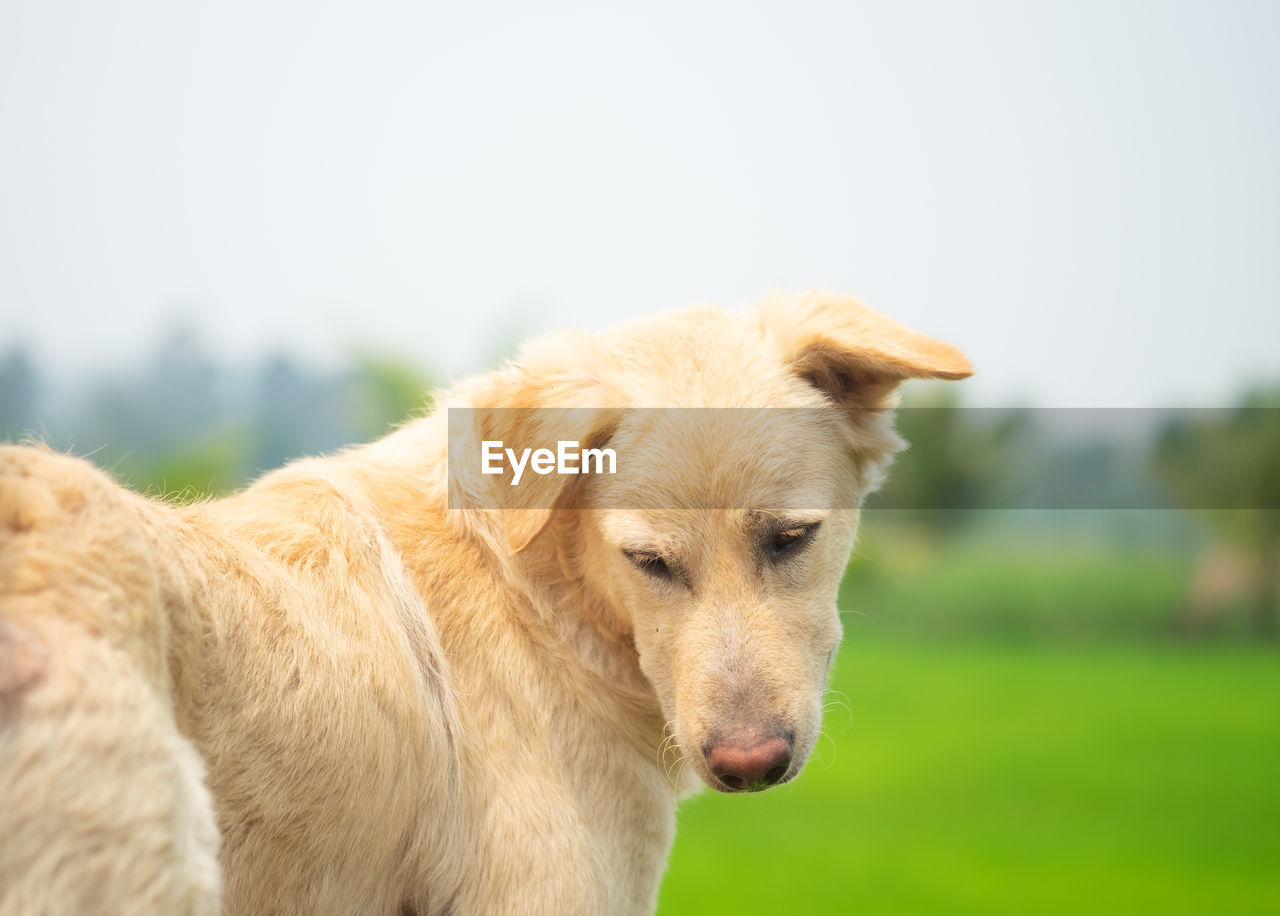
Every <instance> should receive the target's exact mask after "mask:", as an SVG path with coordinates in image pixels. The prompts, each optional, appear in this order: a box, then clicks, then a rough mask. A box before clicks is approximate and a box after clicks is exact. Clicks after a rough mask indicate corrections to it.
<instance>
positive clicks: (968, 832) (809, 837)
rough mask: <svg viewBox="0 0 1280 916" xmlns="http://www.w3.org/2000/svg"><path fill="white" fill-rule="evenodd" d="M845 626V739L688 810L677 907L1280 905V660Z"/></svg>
mask: <svg viewBox="0 0 1280 916" xmlns="http://www.w3.org/2000/svg"><path fill="white" fill-rule="evenodd" d="M846 629H847V636H846V643H845V648H844V649H843V650H842V653H841V657H840V659H839V663H838V667H837V672H836V677H835V680H834V684H833V686H834V688H835V689H836V690H838V691H840V692H841V693H842V694H843V695H844V697H846V698H847V701H848V708H847V709H841V708H832V709H829V711H828V714H827V719H826V731H827V733H828V734H829V735H830V740H828V739H827V738H824V739H822V740H821V742H820V744H819V748H818V751H817V753H816V755H815V757H814V758H813V759H812V760H811V762H810V763H809V766H808V768H807V769H806V770H805V772H804V774H803V775H802V776H801V777H800V779H799V780H798V781H796V782H795V783H793V784H791V785H788V786H783V787H780V788H778V789H776V790H773V791H770V792H767V793H764V794H761V795H753V796H721V795H716V794H713V793H710V792H704V793H703V794H701V795H699V796H698V797H695V798H693V799H691V800H689V801H687V802H686V803H685V804H684V805H683V806H682V808H681V810H680V814H679V821H680V826H679V831H678V838H677V841H676V846H675V850H674V852H673V855H672V859H671V863H670V867H669V870H668V873H667V876H666V879H665V882H664V885H663V890H662V896H661V901H660V906H659V912H660V913H662V914H682V913H697V914H701V913H734V914H754V913H762V914H763V913H769V914H774V913H805V914H810V913H974V914H979V913H980V914H1006V913H1007V914H1019V916H1022V914H1054V913H1063V914H1067V913H1070V914H1079V913H1085V914H1091V916H1094V914H1103V913H1123V914H1136V913H1160V914H1166V916H1167V914H1176V913H1187V914H1207V913H1212V914H1218V916H1221V914H1233V913H1240V914H1246V913H1247V914H1261V913H1277V912H1280V653H1277V652H1275V651H1274V650H1267V649H1262V648H1255V647H1251V646H1248V645H1241V644H1238V643H1237V644H1234V645H1211V646H1207V647H1206V646H1199V647H1185V646H1176V645H1168V644H1165V645H1160V644H1141V643H1136V644H1129V645H1125V646H1117V645H1105V646H1096V645H1095V646H1092V647H1082V646H1075V647H1070V646H1063V645H1061V644H1059V645H1053V644H1043V643H1042V644H1030V645H1028V644H1025V643H1022V644H1018V643H1004V644H999V643H995V644H993V643H976V642H968V643H953V644H936V643H935V644H929V643H921V642H918V641H908V640H902V639H896V640H891V639H886V638H884V637H883V636H882V635H876V636H874V637H869V636H868V633H869V632H872V631H873V630H874V627H873V626H872V625H871V624H869V623H868V622H866V621H865V620H862V619H861V618H857V617H853V618H850V619H849V620H848V621H847V623H846ZM842 702H843V700H842Z"/></svg>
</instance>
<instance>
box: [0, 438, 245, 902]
mask: <svg viewBox="0 0 1280 916" xmlns="http://www.w3.org/2000/svg"><path fill="white" fill-rule="evenodd" d="M165 636H166V625H165V621H164V619H163V617H162V615H161V613H160V603H159V596H158V592H157V588H156V574H155V569H154V565H153V559H152V557H151V553H150V551H149V549H148V547H147V544H146V541H145V538H143V537H142V534H141V528H140V526H139V524H138V521H137V516H136V514H135V512H134V511H133V504H132V502H131V497H129V496H127V495H126V494H125V493H124V492H123V491H121V490H120V489H119V488H118V487H117V486H116V485H115V484H114V483H112V482H111V481H110V480H108V479H107V478H106V477H105V475H103V474H101V473H100V472H98V471H96V470H94V469H93V468H91V467H90V466H89V465H88V464H87V463H85V462H82V461H77V460H74V459H70V458H67V457H65V456H61V455H54V454H52V453H49V452H46V451H43V450H40V449H10V448H0V916H9V914H28V913H48V914H61V913H67V914H71V913H75V914H93V913H102V914H108V913H112V914H118V913H174V914H206V913H208V914H213V913H216V912H218V909H219V886H220V882H219V875H218V865H217V849H218V837H217V830H216V826H215V822H214V816H213V805H212V802H211V800H210V798H209V794H208V792H207V791H206V790H205V788H204V785H203V770H202V766H201V764H200V761H199V758H198V757H197V756H196V754H195V751H194V750H193V749H192V747H191V746H190V745H189V744H188V743H187V741H186V740H185V739H184V738H183V737H182V736H181V735H180V734H179V732H178V730H177V726H176V725H175V722H174V717H173V711H172V708H171V703H170V699H169V695H168V677H167V672H166V665H165Z"/></svg>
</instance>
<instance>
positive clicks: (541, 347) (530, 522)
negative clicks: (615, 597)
mask: <svg viewBox="0 0 1280 916" xmlns="http://www.w3.org/2000/svg"><path fill="white" fill-rule="evenodd" d="M566 338H572V339H571V340H566ZM599 356H600V354H599V353H598V351H597V348H596V347H595V345H594V341H593V340H592V339H591V338H590V337H588V336H587V335H585V334H571V335H561V336H560V337H553V338H550V339H543V340H541V341H536V342H535V343H534V345H533V346H532V347H529V348H526V349H525V350H524V351H522V352H521V354H520V356H518V357H517V359H516V361H515V362H514V363H512V364H511V365H509V366H507V367H505V368H504V369H502V370H499V371H498V372H496V373H492V374H491V375H488V376H484V377H482V378H481V379H480V380H478V382H477V383H476V384H475V385H474V386H473V387H472V388H471V390H470V391H468V392H466V395H467V396H466V400H467V401H469V403H470V405H471V406H470V407H469V408H466V409H464V410H462V411H457V414H458V416H456V417H455V415H454V414H455V411H454V410H451V411H450V417H449V424H450V432H449V438H450V459H449V460H450V474H449V478H450V481H449V486H450V504H451V505H454V506H473V507H477V508H491V509H499V510H501V513H502V526H503V530H504V533H505V537H506V542H507V547H508V549H509V550H510V551H511V552H512V553H518V552H520V551H521V550H524V549H525V548H526V547H527V546H529V544H530V543H531V542H532V541H533V539H534V538H535V537H537V535H538V534H539V532H541V531H542V529H543V528H545V527H546V525H547V523H548V522H549V521H550V520H551V516H552V512H553V511H554V510H556V509H566V508H572V507H573V506H574V502H575V501H574V498H573V497H574V494H575V492H576V488H577V487H576V485H577V484H578V483H579V482H580V481H581V480H582V479H583V478H581V477H580V476H576V475H570V474H559V473H556V472H555V471H552V472H551V473H547V474H540V473H537V472H536V471H535V470H534V469H533V467H532V466H531V465H529V464H526V465H525V466H524V469H523V472H522V473H521V474H520V477H519V482H518V483H513V481H514V480H515V470H514V468H513V466H512V462H511V461H510V460H509V456H507V454H506V451H505V450H506V449H511V450H512V451H513V453H514V454H515V455H516V456H523V455H524V454H525V449H532V450H537V449H544V448H545V449H550V450H551V451H552V452H555V451H556V448H557V444H558V443H561V442H565V443H569V442H576V443H578V449H579V450H586V449H597V448H604V447H605V446H606V445H607V443H608V441H609V439H610V437H611V436H612V435H613V432H614V430H615V429H616V428H617V424H618V422H619V420H620V418H621V416H622V412H623V411H622V408H620V407H612V406H608V405H610V404H617V403H619V401H620V395H619V393H618V391H617V390H616V389H615V387H614V386H612V385H610V384H608V383H607V382H606V381H605V379H606V378H607V377H608V375H609V369H608V365H607V361H605V360H603V359H601V358H597V357H599ZM485 442H490V443H499V442H500V443H502V444H501V446H500V447H496V448H493V449H492V451H494V452H496V453H497V454H500V455H501V456H502V459H501V460H499V461H494V462H491V467H492V466H494V465H496V466H497V471H498V472H497V473H493V472H492V471H491V472H485V473H482V471H481V465H482V462H483V445H484V443H485Z"/></svg>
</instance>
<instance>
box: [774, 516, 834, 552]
mask: <svg viewBox="0 0 1280 916" xmlns="http://www.w3.org/2000/svg"><path fill="white" fill-rule="evenodd" d="M820 524H822V523H821V522H814V523H813V524H812V525H789V526H788V527H786V528H783V529H782V530H781V531H778V532H776V533H775V534H774V535H773V536H772V537H771V538H770V539H769V545H768V549H769V559H771V560H783V559H786V558H787V557H788V556H790V555H791V554H793V553H796V552H798V551H800V550H802V549H803V548H804V547H805V545H807V544H808V543H809V541H810V540H812V539H813V534H814V532H815V531H817V530H818V526H819V525H820Z"/></svg>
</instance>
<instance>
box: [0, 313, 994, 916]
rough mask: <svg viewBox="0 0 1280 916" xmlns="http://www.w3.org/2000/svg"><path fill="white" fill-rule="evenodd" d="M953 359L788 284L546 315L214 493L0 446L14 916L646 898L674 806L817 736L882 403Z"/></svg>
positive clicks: (449, 909)
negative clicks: (520, 333) (324, 440)
mask: <svg viewBox="0 0 1280 916" xmlns="http://www.w3.org/2000/svg"><path fill="white" fill-rule="evenodd" d="M971 372H972V368H971V366H970V364H969V362H968V361H967V360H966V359H965V357H964V356H963V355H962V354H961V353H960V352H959V351H958V350H957V349H955V348H954V347H952V346H949V345H947V344H944V343H941V342H938V341H936V340H933V339H930V338H928V337H925V336H923V335H921V334H918V333H916V332H914V331H911V330H908V329H906V328H904V327H902V326H901V325H899V324H897V323H895V322H893V321H891V320H890V319H888V318H886V317H884V316H882V315H880V314H879V313H877V312H874V311H872V310H870V309H869V308H866V307H865V306H863V305H861V304H859V303H858V302H857V301H855V300H854V299H852V298H849V297H844V296H838V295H830V294H825V293H807V294H799V295H789V296H775V297H773V298H772V299H770V300H768V301H766V302H765V303H764V304H763V305H761V306H759V307H758V308H755V309H753V310H751V311H748V312H746V313H741V314H730V313H727V312H725V311H722V310H719V309H715V308H698V309H693V310H687V311H682V312H675V313H668V314H665V315H660V316H658V317H655V318H651V319H647V320H641V321H638V322H636V323H633V324H629V325H625V326H623V327H620V328H618V329H615V330H612V331H609V332H605V333H599V334H587V333H583V332H574V333H567V334H560V335H553V336H551V337H549V338H546V339H544V340H541V341H537V342H535V343H533V344H532V345H530V346H528V347H526V348H525V349H524V350H523V351H522V352H521V353H520V355H519V356H518V357H517V358H516V359H515V361H514V362H512V363H510V364H508V365H507V366H505V367H504V368H502V369H499V370H497V371H495V372H492V373H489V374H485V375H480V376H477V377H474V378H471V379H468V380H464V381H462V382H460V383H458V384H456V385H455V386H453V387H452V388H451V389H449V390H448V391H447V392H446V393H444V394H443V395H442V396H441V397H439V398H438V399H437V400H436V408H435V410H434V412H433V413H432V414H430V415H429V416H425V417H422V418H419V419H415V420H411V421H409V422H407V423H406V424H405V425H403V426H401V427H400V428H398V429H397V430H395V431H393V432H392V433H391V434H389V435H388V436H386V437H385V438H383V439H381V440H379V441H377V442H374V443H372V444H370V445H366V446H362V447H357V448H353V449H349V450H346V451H343V452H340V453H338V454H336V455H333V456H330V457H326V458H318V459H306V460H301V461H297V462H294V463H292V464H290V465H288V466H286V467H284V468H282V469H280V470H277V471H274V472H271V473H269V474H267V475H265V476H264V477H262V478H261V479H259V480H258V481H257V482H256V483H254V484H253V485H251V486H250V487H248V488H247V489H245V490H244V491H242V492H240V493H238V494H235V495H232V496H230V497H227V498H224V499H219V500H213V501H203V502H193V503H189V504H175V503H170V502H164V501H159V500H155V499H149V498H145V497H143V496H141V495H138V494H136V493H134V492H131V491H129V490H127V489H124V488H122V487H121V486H119V485H117V484H116V483H115V482H113V481H112V480H111V479H109V478H108V476H107V475H105V474H104V473H102V472H101V471H99V470H97V469H95V468H93V467H92V466H91V465H90V464H88V463H87V462H85V461H83V460H80V459H77V458H73V457H68V456H64V455H60V454H56V453H54V452H53V451H51V450H49V449H47V448H43V447H39V446H24V447H15V446H9V447H4V448H3V449H0V913H4V914H17V913H23V914H27V913H78V914H83V913H104V914H105V913H112V914H119V913H190V914H212V913H220V912H225V913H229V914H242V913H243V914H250V913H252V914H268V913H278V914H301V913H324V914H402V916H403V914H417V916H427V914H454V916H459V914H496V913H535V914H538V913H546V914H569V913H586V914H615V913H648V912H652V910H653V908H654V906H655V904H656V898H657V892H658V886H659V882H660V879H661V876H662V872H663V869H664V866H665V862H666V859H667V855H668V851H669V848H670V846H671V843H672V839H673V834H674V829H675V808H676V803H677V800H678V799H679V798H680V797H682V796H684V795H686V794H688V793H689V792H692V791H694V790H695V789H696V788H698V787H699V786H701V785H706V786H709V787H711V788H713V789H716V790H719V791H722V792H728V793H735V792H748V791H756V790H760V789H764V788H767V787H769V786H772V785H776V784H779V783H782V782H785V781H787V780H789V779H791V778H793V777H794V776H795V775H796V774H797V773H798V772H799V771H800V769H801V768H802V767H803V765H804V762H805V759H806V757H807V756H808V754H809V753H810V751H811V749H812V748H813V745H814V742H815V740H816V736H817V734H818V729H819V725H820V718H821V711H822V700H823V694H824V691H825V688H826V682H827V677H828V673H829V669H830V667H831V664H832V660H833V657H834V653H835V649H836V646H837V643H838V641H839V639H840V623H839V617H838V614H837V611H836V607H835V596H836V589H837V585H838V583H839V581H840V577H841V574H842V571H843V569H844V566H845V563H846V561H847V558H848V556H849V553H850V551H851V550H852V546H853V541H854V535H855V531H856V527H857V523H858V506H859V503H860V500H861V498H862V496H864V495H865V494H866V493H867V492H869V491H870V490H871V489H873V488H874V487H875V486H876V484H877V483H878V481H879V479H880V477H881V475H882V474H883V471H884V468H885V467H886V466H887V464H888V462H889V461H890V459H891V456H892V455H893V453H894V452H895V451H896V450H898V449H899V448H900V447H901V442H900V440H898V438H897V436H896V434H895V433H894V431H893V426H892V416H891V410H890V408H891V407H892V404H893V402H894V392H895V389H896V388H897V386H898V385H899V383H901V382H902V381H904V380H906V379H912V378H935V379H960V378H964V377H966V376H968V375H970V374H971ZM555 443H559V444H560V445H561V446H563V444H564V443H572V444H573V445H574V446H577V447H578V448H579V449H581V450H582V452H581V454H577V453H571V454H570V457H571V458H573V461H571V462H570V464H571V466H573V467H576V468H577V469H578V470H579V471H582V470H583V467H582V465H581V461H580V460H579V459H581V457H582V455H586V454H587V453H588V450H594V452H595V457H597V458H599V457H601V456H603V455H604V454H605V451H606V450H608V451H609V452H611V453H612V456H613V457H615V458H616V462H617V464H618V465H619V466H620V468H621V469H619V470H617V471H616V473H609V472H608V470H607V469H605V468H604V467H603V464H604V463H603V461H596V462H595V464H594V467H591V468H588V470H591V473H573V472H548V471H546V470H544V469H545V468H546V467H547V466H548V462H547V460H545V459H546V455H540V454H539V453H538V451H532V452H531V449H532V448H533V446H535V445H539V444H542V445H545V446H546V451H547V453H548V454H553V457H558V456H559V453H556V452H554V450H553V449H552V445H553V444H555ZM507 449H510V451H509V452H508V451H507ZM561 451H563V448H561ZM590 457H591V456H588V458H590ZM508 458H509V460H508ZM521 459H523V464H521ZM589 463H590V462H589V460H588V464H589ZM516 465H519V466H520V468H521V479H520V480H519V481H517V480H516V476H517V474H516ZM624 470H625V473H624ZM562 471H563V469H562Z"/></svg>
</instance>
